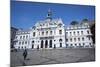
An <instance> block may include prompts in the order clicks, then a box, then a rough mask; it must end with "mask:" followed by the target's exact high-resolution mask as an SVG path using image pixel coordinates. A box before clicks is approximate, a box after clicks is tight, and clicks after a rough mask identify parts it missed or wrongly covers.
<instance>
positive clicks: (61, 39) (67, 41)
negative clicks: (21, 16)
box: [14, 10, 93, 49]
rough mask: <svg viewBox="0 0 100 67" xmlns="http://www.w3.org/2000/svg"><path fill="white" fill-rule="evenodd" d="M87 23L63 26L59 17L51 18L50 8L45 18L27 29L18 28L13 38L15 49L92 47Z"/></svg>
mask: <svg viewBox="0 0 100 67" xmlns="http://www.w3.org/2000/svg"><path fill="white" fill-rule="evenodd" d="M89 27H90V26H89V23H82V24H78V25H69V26H65V24H64V23H63V21H62V19H61V18H57V19H53V18H52V12H51V10H48V14H47V17H46V19H45V20H42V21H38V22H37V23H36V24H35V25H34V26H33V27H32V28H31V29H29V30H18V31H17V32H16V37H15V39H14V42H15V43H14V47H15V48H16V49H36V48H39V49H52V48H80V47H83V48H86V47H93V42H92V39H91V35H92V34H91V32H90V28H89Z"/></svg>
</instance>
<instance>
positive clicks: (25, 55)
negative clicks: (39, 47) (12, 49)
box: [23, 49, 27, 60]
mask: <svg viewBox="0 0 100 67" xmlns="http://www.w3.org/2000/svg"><path fill="white" fill-rule="evenodd" d="M23 56H24V60H26V57H27V50H26V49H25V50H24V52H23Z"/></svg>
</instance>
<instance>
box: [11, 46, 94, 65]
mask: <svg viewBox="0 0 100 67" xmlns="http://www.w3.org/2000/svg"><path fill="white" fill-rule="evenodd" d="M88 61H95V49H94V48H77V49H75V48H74V49H65V48H64V49H42V50H36V49H35V50H28V56H27V60H24V58H23V51H17V52H11V67H15V66H27V65H44V64H59V63H75V62H88Z"/></svg>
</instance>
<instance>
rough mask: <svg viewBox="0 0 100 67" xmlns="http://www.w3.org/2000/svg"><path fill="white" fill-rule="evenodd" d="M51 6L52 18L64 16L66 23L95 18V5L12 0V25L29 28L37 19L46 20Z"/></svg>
mask: <svg viewBox="0 0 100 67" xmlns="http://www.w3.org/2000/svg"><path fill="white" fill-rule="evenodd" d="M49 8H50V9H51V10H52V18H54V19H55V18H62V20H63V22H64V24H66V25H69V24H70V22H71V21H73V20H76V21H79V22H80V21H81V20H82V19H84V18H87V19H89V20H94V19H95V7H94V6H88V5H87V6H85V5H71V4H55V3H53V4H50V3H39V2H25V1H24V2H23V1H11V26H13V27H16V28H23V29H28V28H30V27H32V26H33V25H34V24H35V23H36V22H37V21H39V20H45V18H46V15H47V11H48V9H49Z"/></svg>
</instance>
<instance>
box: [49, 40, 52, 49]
mask: <svg viewBox="0 0 100 67" xmlns="http://www.w3.org/2000/svg"><path fill="white" fill-rule="evenodd" d="M49 47H50V48H52V40H50V42H49Z"/></svg>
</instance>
